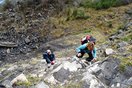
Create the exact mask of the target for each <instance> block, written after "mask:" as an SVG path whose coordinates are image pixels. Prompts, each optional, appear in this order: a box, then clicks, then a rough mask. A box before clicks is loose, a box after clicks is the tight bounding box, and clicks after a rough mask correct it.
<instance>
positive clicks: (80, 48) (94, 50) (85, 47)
mask: <svg viewBox="0 0 132 88" xmlns="http://www.w3.org/2000/svg"><path fill="white" fill-rule="evenodd" d="M76 51H77V52H78V53H79V52H84V53H89V52H92V54H93V57H94V58H96V48H94V49H93V50H92V51H90V50H88V48H87V43H86V44H83V45H80V46H79V47H77V48H76Z"/></svg>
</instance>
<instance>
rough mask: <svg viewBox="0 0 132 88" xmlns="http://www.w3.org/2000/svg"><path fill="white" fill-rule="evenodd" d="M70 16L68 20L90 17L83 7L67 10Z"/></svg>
mask: <svg viewBox="0 0 132 88" xmlns="http://www.w3.org/2000/svg"><path fill="white" fill-rule="evenodd" d="M67 15H68V18H67V20H74V19H88V18H89V16H87V15H86V14H85V10H84V9H83V8H69V9H68V10H67Z"/></svg>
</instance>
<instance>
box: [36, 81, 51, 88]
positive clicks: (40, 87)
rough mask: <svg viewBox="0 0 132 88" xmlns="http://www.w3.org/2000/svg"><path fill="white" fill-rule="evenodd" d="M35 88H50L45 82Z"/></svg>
mask: <svg viewBox="0 0 132 88" xmlns="http://www.w3.org/2000/svg"><path fill="white" fill-rule="evenodd" d="M35 88H49V86H48V85H46V84H45V83H44V82H40V83H39V84H37V85H36V86H35Z"/></svg>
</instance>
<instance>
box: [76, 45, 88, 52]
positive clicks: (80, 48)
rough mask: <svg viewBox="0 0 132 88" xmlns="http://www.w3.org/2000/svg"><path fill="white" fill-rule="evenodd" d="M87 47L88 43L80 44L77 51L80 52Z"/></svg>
mask: <svg viewBox="0 0 132 88" xmlns="http://www.w3.org/2000/svg"><path fill="white" fill-rule="evenodd" d="M86 47H87V44H83V45H80V46H79V47H77V48H76V52H78V53H80V52H81V50H83V49H85V48H86Z"/></svg>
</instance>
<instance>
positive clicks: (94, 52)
mask: <svg viewBox="0 0 132 88" xmlns="http://www.w3.org/2000/svg"><path fill="white" fill-rule="evenodd" d="M93 57H94V59H95V58H96V57H97V54H96V48H94V50H93Z"/></svg>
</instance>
